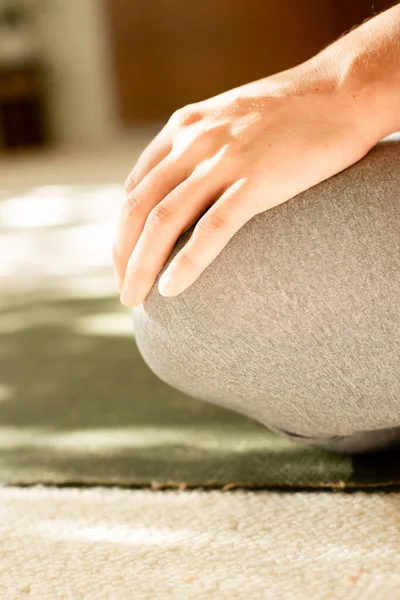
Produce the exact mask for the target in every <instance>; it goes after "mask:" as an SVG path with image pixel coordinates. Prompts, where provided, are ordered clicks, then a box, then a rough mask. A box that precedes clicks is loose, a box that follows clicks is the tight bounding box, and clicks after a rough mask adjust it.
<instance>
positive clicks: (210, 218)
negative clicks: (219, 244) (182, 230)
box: [197, 215, 227, 235]
mask: <svg viewBox="0 0 400 600" xmlns="http://www.w3.org/2000/svg"><path fill="white" fill-rule="evenodd" d="M226 225H227V223H226V221H225V219H223V218H222V217H220V216H218V215H206V216H204V217H202V218H201V219H200V221H199V222H198V224H197V227H198V229H199V231H200V232H201V233H204V234H206V235H213V234H215V233H220V232H221V231H222V230H224V229H225V228H226Z"/></svg>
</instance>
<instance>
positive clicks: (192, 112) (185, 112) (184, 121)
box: [170, 104, 203, 127]
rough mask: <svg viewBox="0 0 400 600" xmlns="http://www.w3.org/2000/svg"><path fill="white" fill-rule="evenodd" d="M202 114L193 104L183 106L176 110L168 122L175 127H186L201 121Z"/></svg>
mask: <svg viewBox="0 0 400 600" xmlns="http://www.w3.org/2000/svg"><path fill="white" fill-rule="evenodd" d="M202 116H203V115H202V112H201V111H200V110H199V109H198V108H197V107H196V105H194V104H189V105H187V106H183V107H182V108H179V109H178V110H176V111H175V112H174V113H173V115H172V117H171V119H170V122H171V123H172V124H173V125H174V126H176V127H188V126H189V125H192V124H193V123H197V121H200V120H201V119H202Z"/></svg>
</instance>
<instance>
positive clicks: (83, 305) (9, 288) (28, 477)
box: [0, 153, 400, 488]
mask: <svg viewBox="0 0 400 600" xmlns="http://www.w3.org/2000/svg"><path fill="white" fill-rule="evenodd" d="M121 157H122V158H121ZM124 157H125V158H124ZM123 159H124V160H125V163H127V162H128V161H127V158H126V153H124V154H123V156H122V154H121V156H120V155H118V154H115V156H114V158H113V159H111V158H110V155H109V153H107V156H106V157H105V156H103V155H102V156H101V160H100V158H96V160H95V159H93V160H92V159H90V160H89V157H84V156H81V157H80V156H79V155H74V158H73V159H72V158H71V159H68V161H67V159H62V160H61V159H60V160H58V159H57V157H51V158H50V157H47V158H46V157H45V158H44V159H43V162H40V161H39V159H35V161H36V162H35V163H34V164H33V165H30V164H27V165H25V166H24V165H21V166H20V167H19V168H18V169H17V168H15V172H14V175H13V177H12V181H14V184H12V181H11V179H10V173H12V168H11V167H10V168H8V169H6V170H4V171H1V170H0V277H1V294H0V482H3V483H6V484H21V485H23V484H27V485H28V484H36V483H45V484H65V485H75V484H86V485H97V484H100V485H115V484H118V485H126V486H153V487H163V486H168V485H172V486H182V487H185V486H189V487H190V486H205V487H207V486H209V487H213V486H216V487H225V486H228V487H234V486H254V487H275V486H282V487H288V488H289V487H290V488H295V487H311V488H313V487H318V488H326V487H334V488H336V487H338V488H345V487H366V488H367V487H370V486H377V487H379V486H391V485H395V484H400V454H399V453H388V454H381V455H375V456H359V457H350V456H346V455H337V454H330V453H327V452H324V451H321V450H317V449H313V448H309V447H306V446H299V445H296V444H294V443H292V442H290V441H288V440H286V439H284V438H282V437H279V436H276V435H274V434H272V433H270V432H268V431H266V430H265V429H264V428H263V427H261V426H259V425H258V424H256V423H254V422H252V421H250V420H248V419H245V418H243V417H241V416H239V415H236V414H234V413H232V412H229V411H226V410H223V409H220V408H217V407H214V406H211V405H208V404H206V403H203V402H200V401H198V400H196V399H193V398H188V397H187V396H184V395H183V394H180V393H179V392H177V391H175V390H173V389H171V388H169V387H168V386H166V385H165V384H163V383H162V382H160V381H158V380H157V379H156V377H155V376H154V375H153V374H152V373H151V372H150V371H149V369H148V368H147V366H146V365H145V364H144V362H143V361H142V359H141V357H140V355H139V353H138V351H137V349H136V347H135V342H134V338H133V333H132V325H131V318H130V314H129V311H127V310H126V309H123V308H122V307H121V305H120V303H119V301H118V298H117V296H116V294H115V291H114V284H113V279H112V275H111V269H110V256H111V241H112V236H113V221H114V218H115V216H116V215H117V214H118V210H119V206H120V201H121V198H122V195H123V194H122V188H121V186H120V185H113V184H103V183H102V184H97V185H87V184H83V183H79V184H77V183H74V185H70V183H67V184H64V183H63V181H67V180H68V181H71V180H72V181H80V180H81V179H82V178H83V176H84V175H85V176H88V175H87V174H88V172H89V173H90V177H97V173H99V174H100V175H101V177H102V178H103V179H104V180H105V181H106V180H107V177H108V176H109V177H110V181H112V178H114V177H117V176H118V177H119V174H118V173H119V171H118V169H121V174H120V176H121V180H122V171H123V172H124V173H126V172H127V169H128V167H127V164H125V163H124V161H123ZM49 161H52V162H49ZM39 163H40V164H39ZM40 165H41V166H40ZM113 165H114V166H113ZM39 167H40V168H39ZM89 167H90V168H89ZM107 169H108V171H109V172H110V173H111V172H112V176H111V175H107V172H108V171H107ZM18 173H21V180H22V179H23V181H24V187H20V180H19V179H18V177H17V175H18ZM22 173H23V178H22ZM41 173H42V175H40V174H41ZM48 173H51V177H52V178H53V179H52V181H51V183H52V185H51V186H48V185H46V186H43V185H39V182H40V177H42V178H43V179H46V178H48V177H49V175H48ZM39 176H40V177H39ZM2 177H3V178H4V179H3V181H4V182H5V184H6V185H3V186H2V184H1V181H2ZM111 177H112V178H111ZM29 178H32V181H34V185H28V179H29ZM7 186H8V187H7ZM13 186H14V187H13Z"/></svg>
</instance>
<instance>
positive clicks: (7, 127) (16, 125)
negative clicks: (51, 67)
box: [0, 64, 46, 148]
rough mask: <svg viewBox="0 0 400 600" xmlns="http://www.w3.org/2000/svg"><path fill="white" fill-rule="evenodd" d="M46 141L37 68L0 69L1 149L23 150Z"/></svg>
mask: <svg viewBox="0 0 400 600" xmlns="http://www.w3.org/2000/svg"><path fill="white" fill-rule="evenodd" d="M45 141H46V130H45V123H44V86H43V72H42V69H41V67H40V65H38V64H27V65H24V66H15V67H3V66H2V67H0V145H2V146H4V147H5V148H22V147H27V146H36V145H40V144H43V143H44V142H45Z"/></svg>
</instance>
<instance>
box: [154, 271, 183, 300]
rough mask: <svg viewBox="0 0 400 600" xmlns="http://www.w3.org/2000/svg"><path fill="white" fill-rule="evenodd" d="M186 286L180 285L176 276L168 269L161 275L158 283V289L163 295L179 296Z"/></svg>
mask: <svg viewBox="0 0 400 600" xmlns="http://www.w3.org/2000/svg"><path fill="white" fill-rule="evenodd" d="M184 289H185V287H184V286H183V285H179V284H178V282H177V280H176V278H175V277H174V276H173V275H172V274H170V273H168V271H166V272H165V273H164V275H163V276H162V277H161V279H160V281H159V283H158V291H159V292H160V294H161V296H166V297H168V296H177V295H178V294H180V293H181V292H183V290H184Z"/></svg>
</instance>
